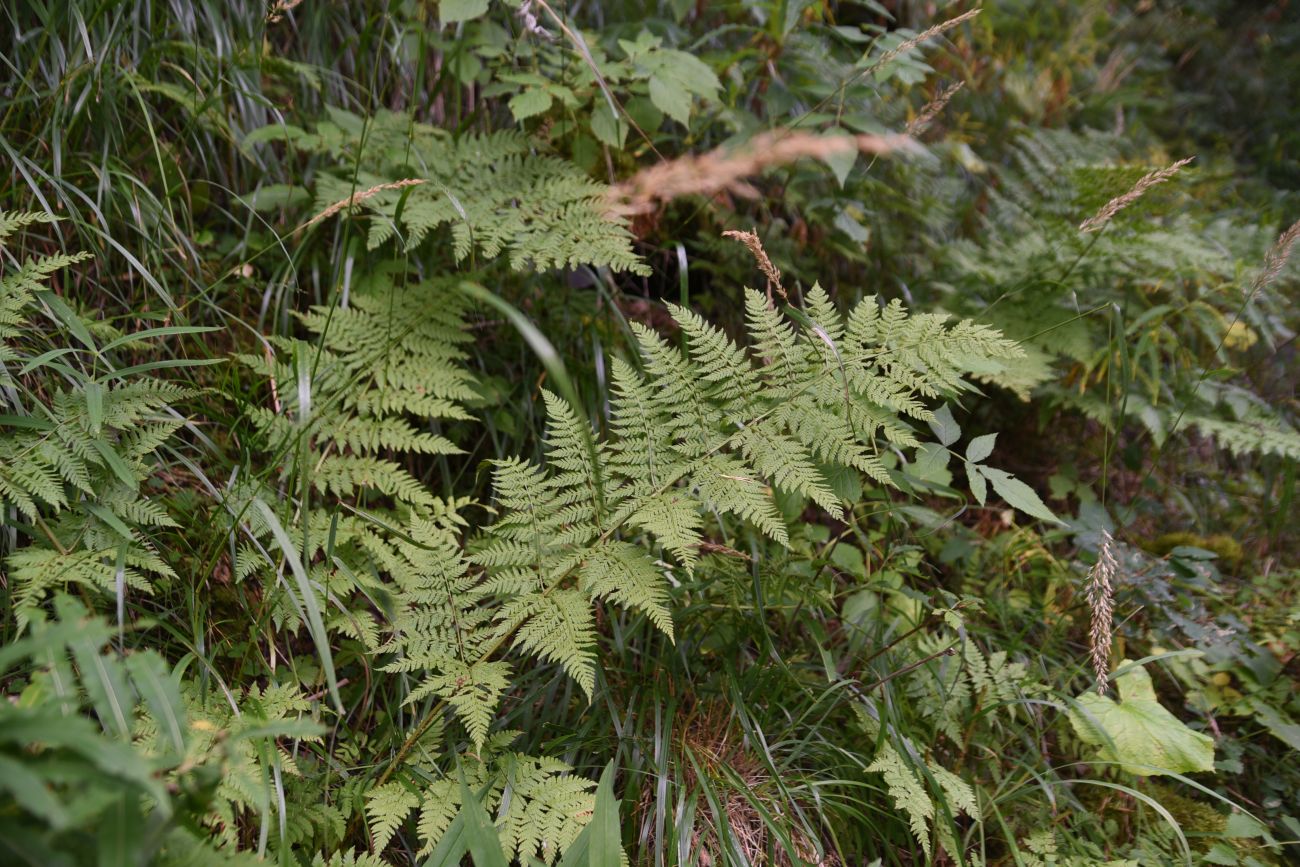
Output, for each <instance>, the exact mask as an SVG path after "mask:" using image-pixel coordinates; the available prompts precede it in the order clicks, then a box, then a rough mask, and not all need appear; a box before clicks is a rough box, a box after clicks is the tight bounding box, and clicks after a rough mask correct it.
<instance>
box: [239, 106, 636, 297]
mask: <svg viewBox="0 0 1300 867" xmlns="http://www.w3.org/2000/svg"><path fill="white" fill-rule="evenodd" d="M255 135H256V136H257V139H258V140H259V141H268V140H275V139H283V140H285V141H288V142H289V143H290V144H292V145H293V146H295V147H296V148H297V149H299V150H302V151H305V152H308V153H311V152H319V153H323V154H328V155H329V156H330V157H332V158H333V159H334V160H336V161H337V162H338V163H339V169H338V171H337V173H331V174H322V175H321V176H320V177H319V179H318V181H317V184H316V206H317V211H318V212H321V213H324V212H326V211H327V210H328V209H330V208H331V206H333V205H335V204H336V203H339V202H341V203H343V204H344V205H345V206H347V205H348V204H349V203H355V205H354V206H355V207H359V208H362V209H363V210H364V212H366V213H368V214H369V215H370V218H369V227H370V228H369V231H368V233H367V244H368V246H369V247H370V248H371V249H374V248H376V247H378V246H380V245H381V244H384V243H386V242H387V241H389V240H393V239H396V240H397V241H398V242H400V244H401V246H402V247H403V248H404V249H406V250H408V251H409V250H412V249H414V248H416V247H418V246H419V245H420V244H421V243H422V242H423V241H424V240H425V238H426V237H428V236H429V235H430V233H432V232H434V231H435V230H437V229H438V228H440V227H442V226H447V225H449V226H450V227H451V236H452V243H453V250H454V255H455V261H457V262H459V261H461V260H464V259H466V258H469V257H471V255H472V254H476V253H477V254H481V255H483V256H484V257H486V258H489V259H491V258H495V257H497V256H499V255H501V254H502V253H505V254H507V255H508V257H509V260H510V265H511V267H512V268H514V269H516V270H522V269H524V268H527V267H530V266H531V267H534V268H537V269H539V270H545V269H548V268H563V267H569V268H574V267H577V266H579V265H584V264H589V265H604V266H608V267H610V268H613V269H615V270H630V271H633V272H635V273H648V272H647V271H646V268H645V266H644V265H642V264H641V263H640V260H639V259H638V258H637V257H636V255H635V254H634V253H633V252H632V247H631V238H630V236H629V234H628V232H627V230H626V229H625V228H624V227H623V226H622V225H621V224H620V223H619V222H617V221H615V220H614V219H612V218H610V217H608V216H607V215H605V214H604V212H603V211H602V206H601V197H602V195H603V193H604V189H605V188H604V187H603V186H602V185H601V184H598V183H595V182H593V181H591V180H589V179H588V178H586V177H585V176H584V175H582V174H581V173H580V172H578V171H576V170H575V169H574V168H573V167H572V166H571V165H569V164H568V163H566V162H564V161H563V160H560V159H557V158H555V157H551V156H543V155H539V154H536V153H534V152H533V151H534V143H532V142H530V141H529V140H528V139H527V138H526V137H524V136H523V135H520V134H518V133H515V132H508V131H503V132H497V133H492V134H490V135H486V136H469V137H465V138H461V139H454V138H452V137H451V136H450V135H448V134H447V133H446V131H444V130H440V129H438V128H436V127H433V126H429V125H428V124H422V123H417V122H415V120H414V119H413V118H412V117H410V116H409V115H404V114H400V113H396V112H380V113H378V114H376V115H375V116H374V117H372V118H368V119H363V118H360V117H358V116H356V115H354V114H351V113H349V112H346V111H343V110H341V109H333V110H331V111H330V120H328V121H322V122H321V123H319V124H317V126H316V129H315V132H313V133H304V132H303V131H302V130H300V129H297V128H294V127H287V126H277V127H267V128H265V129H264V130H261V131H259V132H258V133H256V134H255ZM412 178H414V179H418V180H419V181H421V183H420V184H419V185H416V186H406V187H400V188H395V189H383V186H384V185H385V184H394V183H396V182H398V181H404V180H408V179H412ZM353 196H356V198H355V199H354V198H353Z"/></svg>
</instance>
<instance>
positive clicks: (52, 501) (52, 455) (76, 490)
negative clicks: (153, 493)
mask: <svg viewBox="0 0 1300 867" xmlns="http://www.w3.org/2000/svg"><path fill="white" fill-rule="evenodd" d="M53 221H54V220H53V218H52V217H49V216H47V215H42V214H39V213H25V214H15V215H8V214H4V213H0V239H3V238H5V237H7V236H9V235H11V234H13V233H14V232H16V231H18V230H19V229H22V228H24V227H28V226H31V225H33V224H37V223H50V222H53ZM84 258H85V257H84V256H81V255H74V256H65V255H55V256H44V257H40V258H38V259H36V260H34V261H30V262H26V263H23V264H21V265H20V266H19V267H18V269H17V270H16V271H10V272H7V273H5V274H4V275H3V276H2V277H0V363H3V364H4V377H5V386H6V387H5V389H4V395H5V397H4V400H5V402H6V403H7V404H8V410H9V412H10V416H9V417H10V419H11V420H12V423H11V424H10V425H9V426H8V429H7V430H6V431H5V432H4V433H3V434H0V522H4V523H11V522H12V521H13V518H14V517H17V518H19V519H21V520H22V521H23V522H25V523H26V524H27V525H36V526H37V527H40V528H41V532H39V533H33V534H32V535H31V539H30V543H29V544H27V545H25V546H24V547H22V548H20V549H19V550H15V551H13V552H11V553H10V554H9V556H8V557H7V558H6V562H5V565H6V569H7V571H9V573H10V575H11V576H12V579H13V585H12V587H13V593H14V596H13V613H14V617H15V619H16V620H17V622H18V625H19V627H20V628H21V627H23V626H25V625H26V624H27V622H28V621H29V620H30V618H31V616H32V614H33V612H34V611H35V610H36V609H37V607H38V606H39V605H40V603H41V602H42V600H44V599H45V598H46V596H47V595H48V594H49V593H51V592H52V591H54V590H57V589H60V588H62V587H65V586H68V585H71V584H75V585H79V586H81V587H84V588H87V589H92V590H107V591H110V592H112V591H114V590H115V589H118V586H119V585H121V587H122V590H123V591H124V590H125V589H126V588H129V589H131V590H134V591H139V592H146V593H147V592H150V591H151V590H152V589H153V580H152V579H155V578H171V577H174V573H173V572H172V570H171V568H170V567H169V566H168V565H167V564H166V563H165V562H164V561H163V560H162V559H161V558H160V557H159V556H158V553H157V551H156V549H155V547H154V544H153V542H152V541H151V540H150V538H149V536H148V535H147V530H148V529H149V528H157V527H168V526H175V524H174V522H173V521H172V519H171V518H170V517H169V516H168V515H167V513H166V511H165V510H164V509H163V508H162V507H161V506H159V505H158V504H157V503H156V502H154V501H152V500H150V499H148V498H147V497H144V496H142V494H141V487H142V485H143V484H144V482H145V481H146V480H147V479H148V478H149V476H150V475H151V474H152V473H153V464H154V461H155V460H156V454H157V452H158V451H159V450H160V449H161V448H162V447H163V446H164V445H165V444H166V443H167V441H168V440H169V439H170V437H171V436H172V434H174V433H175V431H176V430H177V429H178V428H179V427H180V426H181V424H182V423H183V421H182V419H181V418H180V416H179V415H177V414H176V413H175V412H174V411H173V410H172V409H171V406H172V404H174V403H177V402H179V401H182V400H184V399H185V398H187V397H189V396H190V395H191V393H192V392H191V391H190V390H189V389H186V388H183V387H181V386H178V385H175V384H173V383H169V382H164V381H161V380H157V379H153V378H151V377H147V376H138V375H137V376H131V375H128V376H121V375H117V374H115V373H113V372H111V370H112V365H111V360H110V359H109V358H104V360H105V361H109V362H110V364H109V366H110V372H109V373H108V374H105V375H100V376H92V375H91V374H90V373H88V372H87V370H85V369H83V368H82V367H80V366H79V361H78V355H79V354H84V355H86V356H89V357H94V358H100V357H104V355H105V353H104V352H103V351H102V350H101V349H100V347H99V346H98V345H97V342H96V335H98V336H99V337H100V338H104V337H107V338H109V343H108V344H106V345H110V346H111V345H113V344H116V345H125V344H127V343H128V342H129V338H128V337H126V336H125V335H122V334H120V333H119V332H117V331H116V330H115V329H111V328H107V327H104V326H102V324H100V323H95V322H91V321H88V320H86V319H85V318H84V317H82V316H81V315H80V314H78V313H77V312H76V311H74V310H72V309H71V308H70V307H69V306H68V305H67V304H66V303H64V302H63V301H62V300H61V299H59V298H58V297H57V296H54V295H52V294H51V293H50V292H49V290H48V288H47V287H46V283H45V281H46V280H47V279H48V278H49V276H50V275H51V274H53V273H55V272H57V271H59V270H61V269H63V268H66V267H68V266H69V265H72V264H75V263H77V262H80V261H82V260H83V259H84ZM42 314H43V317H44V318H48V319H49V322H48V323H47V322H45V321H42ZM50 325H52V326H53V331H47V328H49V326H50ZM68 335H72V336H74V337H75V338H76V339H77V341H78V343H79V344H80V346H77V347H75V349H76V350H77V351H76V352H74V351H73V350H74V347H65V346H64V345H63V343H64V338H66V337H67V336H68ZM51 344H53V347H52V348H51ZM11 366H18V371H17V374H16V375H15V374H14V373H12V372H11ZM56 374H57V377H58V378H57V379H55V375H56ZM47 518H48V519H49V520H48V521H47V520H46V519H47ZM119 592H121V591H119Z"/></svg>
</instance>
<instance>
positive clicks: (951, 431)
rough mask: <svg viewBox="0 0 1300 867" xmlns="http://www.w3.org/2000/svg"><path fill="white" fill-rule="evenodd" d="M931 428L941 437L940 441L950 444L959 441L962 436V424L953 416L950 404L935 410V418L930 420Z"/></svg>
mask: <svg viewBox="0 0 1300 867" xmlns="http://www.w3.org/2000/svg"><path fill="white" fill-rule="evenodd" d="M930 430H932V431H934V435H935V436H936V437H938V438H939V442H941V443H943V444H944V445H946V446H950V445H952V444H953V443H955V442H957V440H958V438H960V437H961V425H959V424H957V420H956V419H955V418H953V417H952V410H951V409H949V408H948V404H946V403H945V404H944V405H943V406H941V407H939V408H938V409H936V410H935V411H934V418H933V419H932V420H931V421H930Z"/></svg>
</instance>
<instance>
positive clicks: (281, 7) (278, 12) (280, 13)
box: [266, 0, 302, 24]
mask: <svg viewBox="0 0 1300 867" xmlns="http://www.w3.org/2000/svg"><path fill="white" fill-rule="evenodd" d="M301 2H302V0H276V2H275V5H274V6H272V7H271V9H270V11H269V12H267V13H266V23H267V24H278V23H279V22H280V21H283V20H284V15H285V13H286V12H288V11H289V10H291V9H293V8H294V7H295V6H297V5H298V4H299V3H301Z"/></svg>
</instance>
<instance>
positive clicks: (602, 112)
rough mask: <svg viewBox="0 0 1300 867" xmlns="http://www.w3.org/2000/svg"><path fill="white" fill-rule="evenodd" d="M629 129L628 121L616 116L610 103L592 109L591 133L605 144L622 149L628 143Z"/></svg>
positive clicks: (599, 104) (598, 104) (603, 103)
mask: <svg viewBox="0 0 1300 867" xmlns="http://www.w3.org/2000/svg"><path fill="white" fill-rule="evenodd" d="M627 129H628V127H627V121H626V120H624V119H623V118H622V117H620V116H618V115H615V114H614V110H613V109H612V108H610V106H609V103H606V102H599V103H597V104H596V107H595V108H593V109H592V111H591V133H592V135H594V136H595V137H596V138H597V139H599V140H600V141H601V142H602V143H603V144H607V145H609V146H610V147H612V148H619V149H621V148H622V147H623V143H624V142H626V141H627Z"/></svg>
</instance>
